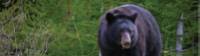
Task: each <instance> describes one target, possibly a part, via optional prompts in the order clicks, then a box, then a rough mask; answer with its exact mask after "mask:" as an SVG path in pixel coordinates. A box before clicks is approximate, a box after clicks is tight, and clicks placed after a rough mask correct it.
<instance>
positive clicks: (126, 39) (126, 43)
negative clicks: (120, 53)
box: [121, 32, 131, 49]
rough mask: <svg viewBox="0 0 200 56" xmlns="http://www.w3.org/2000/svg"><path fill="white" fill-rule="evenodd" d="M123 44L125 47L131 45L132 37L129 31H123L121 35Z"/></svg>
mask: <svg viewBox="0 0 200 56" xmlns="http://www.w3.org/2000/svg"><path fill="white" fill-rule="evenodd" d="M121 46H122V48H123V49H128V48H130V46H131V37H130V34H129V33H128V32H123V33H122V37H121Z"/></svg>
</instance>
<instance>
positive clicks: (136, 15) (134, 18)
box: [130, 13, 138, 22]
mask: <svg viewBox="0 0 200 56" xmlns="http://www.w3.org/2000/svg"><path fill="white" fill-rule="evenodd" d="M137 17H138V14H137V13H135V14H133V15H131V17H130V20H131V21H132V22H135V20H136V18H137Z"/></svg>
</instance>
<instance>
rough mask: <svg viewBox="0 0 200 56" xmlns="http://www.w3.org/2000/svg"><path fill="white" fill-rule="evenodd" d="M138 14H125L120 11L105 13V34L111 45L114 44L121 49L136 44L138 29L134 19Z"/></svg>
mask: <svg viewBox="0 0 200 56" xmlns="http://www.w3.org/2000/svg"><path fill="white" fill-rule="evenodd" d="M137 16H138V14H136V13H135V14H133V15H125V14H120V13H109V12H108V13H107V14H106V15H105V18H106V21H107V27H108V30H107V36H108V40H109V43H110V44H111V45H116V46H118V47H120V48H122V49H129V48H131V47H134V45H136V42H137V40H138V30H137V26H136V24H135V20H136V18H137Z"/></svg>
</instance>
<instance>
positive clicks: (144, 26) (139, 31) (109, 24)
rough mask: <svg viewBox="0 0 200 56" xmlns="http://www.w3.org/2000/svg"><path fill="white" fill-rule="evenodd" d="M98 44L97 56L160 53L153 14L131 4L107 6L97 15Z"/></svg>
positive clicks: (131, 55)
mask: <svg viewBox="0 0 200 56" xmlns="http://www.w3.org/2000/svg"><path fill="white" fill-rule="evenodd" d="M129 37H130V38H129ZM98 44H99V47H100V55H101V56H160V54H161V50H162V40H161V33H160V29H159V26H158V24H157V22H156V20H155V18H154V17H153V16H152V15H151V13H150V12H149V11H147V10H145V9H143V8H141V7H139V6H136V5H132V4H127V5H122V6H120V7H117V8H114V9H111V10H109V11H107V12H106V13H105V14H104V15H102V16H101V18H100V29H99V33H98Z"/></svg>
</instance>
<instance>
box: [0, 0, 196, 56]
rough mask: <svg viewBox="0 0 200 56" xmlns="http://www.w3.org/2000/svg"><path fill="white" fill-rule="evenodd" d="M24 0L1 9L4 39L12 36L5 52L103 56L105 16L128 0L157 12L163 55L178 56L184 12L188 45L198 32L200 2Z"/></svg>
mask: <svg viewBox="0 0 200 56" xmlns="http://www.w3.org/2000/svg"><path fill="white" fill-rule="evenodd" d="M20 1H21V0H17V2H16V3H14V5H13V6H11V7H9V8H7V9H3V11H1V12H0V22H1V26H0V27H1V28H0V29H1V31H0V33H1V38H5V37H2V36H3V35H6V36H7V37H8V38H7V39H8V40H7V41H3V40H1V42H0V46H1V48H0V56H8V55H10V54H14V55H24V56H98V46H97V31H98V26H99V17H100V16H101V15H102V14H103V13H104V12H105V11H106V10H108V9H111V8H114V7H116V6H119V5H121V4H126V3H132V4H137V5H139V6H142V7H144V8H146V9H148V10H150V11H151V12H152V14H153V15H154V16H155V17H156V20H157V21H158V23H159V26H160V28H161V32H162V35H163V44H164V48H163V49H164V50H163V56H175V51H174V49H175V43H176V25H177V21H178V19H179V17H180V14H181V13H183V14H184V18H185V21H184V24H185V30H184V32H185V35H184V38H183V43H184V44H183V46H186V45H187V44H191V43H192V39H194V38H197V37H198V36H197V30H198V26H197V18H196V17H195V16H196V12H197V10H191V8H193V5H192V4H193V3H195V2H197V1H191V0H183V1H180V0H165V1H160V0H84V1H83V0H30V1H29V0H24V1H23V0H22V1H23V2H24V3H23V4H22V5H20V4H21V3H20ZM21 7H22V9H20V8H21ZM9 17H11V18H9ZM7 21H8V22H7ZM4 22H6V23H5V24H3V23H4ZM4 42H6V43H4ZM7 45H8V46H9V47H7V48H4V46H7ZM194 48H197V47H192V48H190V49H187V50H186V51H184V56H197V52H196V51H197V50H194Z"/></svg>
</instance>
